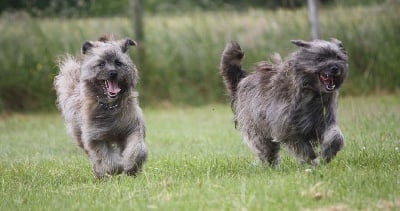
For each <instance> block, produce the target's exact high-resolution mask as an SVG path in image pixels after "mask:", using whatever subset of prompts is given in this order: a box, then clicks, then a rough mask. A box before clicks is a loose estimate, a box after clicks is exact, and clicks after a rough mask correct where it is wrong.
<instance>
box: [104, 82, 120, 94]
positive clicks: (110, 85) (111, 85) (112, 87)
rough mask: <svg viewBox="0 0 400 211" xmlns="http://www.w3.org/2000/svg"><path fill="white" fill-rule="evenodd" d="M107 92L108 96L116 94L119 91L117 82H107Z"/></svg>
mask: <svg viewBox="0 0 400 211" xmlns="http://www.w3.org/2000/svg"><path fill="white" fill-rule="evenodd" d="M106 82H107V91H108V92H109V93H110V94H118V93H119V92H120V91H121V88H119V85H118V81H117V80H107V81H106Z"/></svg>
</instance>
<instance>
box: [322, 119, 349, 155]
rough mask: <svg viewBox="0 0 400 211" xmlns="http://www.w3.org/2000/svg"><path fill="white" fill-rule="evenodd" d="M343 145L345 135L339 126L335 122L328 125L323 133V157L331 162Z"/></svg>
mask: <svg viewBox="0 0 400 211" xmlns="http://www.w3.org/2000/svg"><path fill="white" fill-rule="evenodd" d="M343 146H344V137H343V134H342V131H341V130H340V128H339V126H337V125H336V124H334V125H331V126H330V127H328V128H327V129H326V130H325V132H324V133H323V135H322V145H321V147H322V157H323V158H324V159H325V160H326V161H327V162H330V161H331V160H332V159H333V157H335V155H336V154H337V153H338V152H339V151H340V150H341V149H342V148H343Z"/></svg>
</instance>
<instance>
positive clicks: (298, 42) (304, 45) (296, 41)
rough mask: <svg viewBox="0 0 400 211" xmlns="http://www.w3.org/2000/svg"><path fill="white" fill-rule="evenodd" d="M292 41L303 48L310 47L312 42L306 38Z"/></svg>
mask: <svg viewBox="0 0 400 211" xmlns="http://www.w3.org/2000/svg"><path fill="white" fill-rule="evenodd" d="M290 42H292V43H293V44H295V45H297V46H299V47H301V48H309V47H311V43H310V42H306V41H304V40H291V41H290Z"/></svg>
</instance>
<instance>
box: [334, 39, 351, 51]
mask: <svg viewBox="0 0 400 211" xmlns="http://www.w3.org/2000/svg"><path fill="white" fill-rule="evenodd" d="M331 42H333V43H335V44H336V45H337V46H338V47H339V49H340V50H341V51H342V52H343V53H344V54H347V51H346V49H345V48H344V45H343V43H342V41H340V40H338V39H336V38H331Z"/></svg>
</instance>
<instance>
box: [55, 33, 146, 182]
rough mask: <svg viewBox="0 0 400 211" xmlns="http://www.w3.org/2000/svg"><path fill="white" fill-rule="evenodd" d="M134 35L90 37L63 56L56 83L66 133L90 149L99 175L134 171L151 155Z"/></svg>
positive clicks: (86, 149) (87, 151)
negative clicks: (132, 49)
mask: <svg viewBox="0 0 400 211" xmlns="http://www.w3.org/2000/svg"><path fill="white" fill-rule="evenodd" d="M133 45H136V43H135V42H134V41H132V40H130V39H126V40H114V39H113V38H110V37H102V38H100V40H99V41H87V42H85V43H84V44H83V46H82V55H81V56H80V57H73V56H70V55H67V56H65V57H63V58H61V59H60V61H59V68H60V73H59V75H57V76H56V78H55V81H54V85H55V88H56V92H57V102H58V107H59V109H60V110H61V113H62V115H63V117H64V120H65V124H66V127H67V130H68V132H69V133H70V134H71V135H72V136H73V138H74V139H75V140H76V142H77V144H78V145H79V146H80V147H81V148H83V150H84V151H85V152H86V153H87V154H88V156H89V158H90V160H91V162H92V167H93V171H94V173H95V175H96V176H97V177H98V178H102V177H104V176H105V175H114V174H120V173H122V172H125V173H127V174H128V175H136V173H138V171H140V170H141V168H142V165H143V163H144V162H145V161H146V158H147V148H146V145H145V123H144V119H143V114H142V111H141V109H140V107H139V104H138V99H137V98H138V94H137V92H136V91H135V87H136V84H137V79H138V75H137V70H136V67H135V65H134V64H133V62H132V60H131V59H130V58H129V56H128V54H127V50H128V48H129V46H133Z"/></svg>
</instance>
